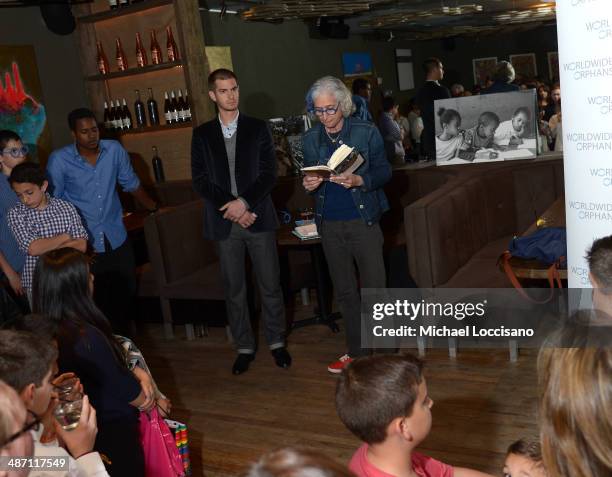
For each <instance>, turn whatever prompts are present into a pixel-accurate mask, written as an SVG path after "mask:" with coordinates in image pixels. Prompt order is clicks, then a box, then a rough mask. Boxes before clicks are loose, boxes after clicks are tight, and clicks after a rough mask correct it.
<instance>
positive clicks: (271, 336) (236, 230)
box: [217, 224, 286, 353]
mask: <svg viewBox="0 0 612 477" xmlns="http://www.w3.org/2000/svg"><path fill="white" fill-rule="evenodd" d="M217 250H218V253H219V260H220V264H221V274H222V276H223V286H224V288H225V297H226V299H225V306H226V308H227V319H228V321H229V325H230V329H231V331H232V336H233V338H234V341H235V343H236V348H237V350H238V352H239V353H254V352H255V349H256V346H255V344H256V343H255V336H254V334H253V329H252V327H251V320H250V317H249V307H248V300H247V279H246V270H245V258H246V257H245V251H247V250H248V252H249V257H250V258H251V262H252V263H253V269H254V271H255V276H256V277H257V284H258V285H259V292H260V296H261V308H262V320H263V324H264V335H265V337H266V341H267V343H268V346H269V347H270V349H276V348H280V347H282V346H285V328H286V323H285V305H284V303H283V292H282V290H281V286H280V267H279V264H278V251H277V249H276V232H275V231H270V232H259V233H252V232H249V231H248V230H246V229H243V228H242V227H241V226H240V225H238V224H232V230H231V232H230V235H229V237H228V238H227V239H225V240H219V241H218V242H217Z"/></svg>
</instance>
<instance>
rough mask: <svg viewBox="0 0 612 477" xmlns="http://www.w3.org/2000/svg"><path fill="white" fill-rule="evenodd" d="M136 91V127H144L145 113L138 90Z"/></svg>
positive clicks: (145, 121)
mask: <svg viewBox="0 0 612 477" xmlns="http://www.w3.org/2000/svg"><path fill="white" fill-rule="evenodd" d="M135 91H136V102H135V103H134V116H136V127H137V128H144V127H145V126H146V125H147V115H146V113H145V107H144V104H143V102H142V101H141V100H140V90H138V89H137V90H135Z"/></svg>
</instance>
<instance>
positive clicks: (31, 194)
mask: <svg viewBox="0 0 612 477" xmlns="http://www.w3.org/2000/svg"><path fill="white" fill-rule="evenodd" d="M9 183H10V184H11V187H12V188H13V190H14V191H15V194H17V198H18V199H19V201H20V203H19V204H17V205H15V206H14V207H13V208H12V209H11V210H10V211H9V212H8V214H7V221H8V224H9V227H10V229H11V230H12V232H13V234H14V235H15V239H16V240H17V244H18V245H19V248H20V249H21V250H23V251H24V252H25V253H26V254H27V255H26V261H25V265H24V267H23V271H22V272H21V282H22V284H23V287H24V289H25V291H26V292H27V295H28V299H31V296H32V277H33V275H34V268H35V266H36V262H37V261H38V257H39V256H41V255H42V254H44V253H45V252H48V251H49V250H55V249H57V248H62V247H71V248H75V249H77V250H80V251H81V252H85V249H86V248H87V231H86V230H85V228H84V227H83V224H82V222H81V218H80V217H79V214H78V212H77V211H76V209H75V207H74V205H72V204H71V203H69V202H66V201H64V200H61V199H56V198H54V197H51V196H50V195H49V194H48V192H47V187H48V186H49V183H48V182H47V180H46V179H45V173H44V171H43V170H42V169H41V168H40V167H39V166H38V165H37V164H34V163H31V162H24V163H23V164H19V165H18V166H16V167H15V168H14V169H13V171H12V172H11V175H10V176H9Z"/></svg>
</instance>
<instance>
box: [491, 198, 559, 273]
mask: <svg viewBox="0 0 612 477" xmlns="http://www.w3.org/2000/svg"><path fill="white" fill-rule="evenodd" d="M541 218H542V219H544V220H545V224H544V225H543V226H544V227H565V197H564V196H561V197H559V198H558V199H557V200H555V201H554V202H553V203H552V205H551V206H550V207H549V208H548V209H546V211H545V212H544V213H543V214H542V215H541ZM536 230H538V226H537V221H536V222H534V223H533V224H531V226H530V227H529V228H528V229H527V230H525V232H523V233H522V234H521V237H525V236H527V235H529V234H532V233H533V232H535V231H536ZM509 263H510V266H511V267H512V270H513V271H514V274H515V275H516V277H517V278H519V279H532V280H547V279H548V275H547V270H548V269H549V268H550V264H546V263H542V262H540V261H538V260H535V259H526V258H518V257H512V258H510V260H509ZM500 270H501V271H502V272H503V271H504V269H503V264H502V263H501V261H500ZM559 276H560V277H561V279H562V280H567V269H566V268H561V269H559Z"/></svg>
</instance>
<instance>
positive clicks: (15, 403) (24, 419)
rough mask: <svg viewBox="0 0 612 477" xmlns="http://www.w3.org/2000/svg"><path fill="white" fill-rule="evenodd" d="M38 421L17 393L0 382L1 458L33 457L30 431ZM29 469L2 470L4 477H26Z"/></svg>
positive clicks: (0, 474) (0, 472)
mask: <svg viewBox="0 0 612 477" xmlns="http://www.w3.org/2000/svg"><path fill="white" fill-rule="evenodd" d="M36 425H38V421H37V420H36V419H35V418H34V416H32V415H31V414H30V413H28V412H27V410H26V408H25V406H24V405H23V402H22V401H21V399H19V396H18V395H17V392H16V391H15V390H14V389H13V388H12V387H10V386H9V385H8V384H6V383H5V382H3V381H0V458H2V459H8V458H11V457H20V458H24V457H32V455H33V454H34V443H33V442H32V434H31V433H30V429H31V428H33V427H35V426H36ZM29 473H30V471H29V469H28V468H27V467H26V468H20V469H15V470H9V471H6V470H0V476H2V477H25V476H27V475H28V474H29Z"/></svg>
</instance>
